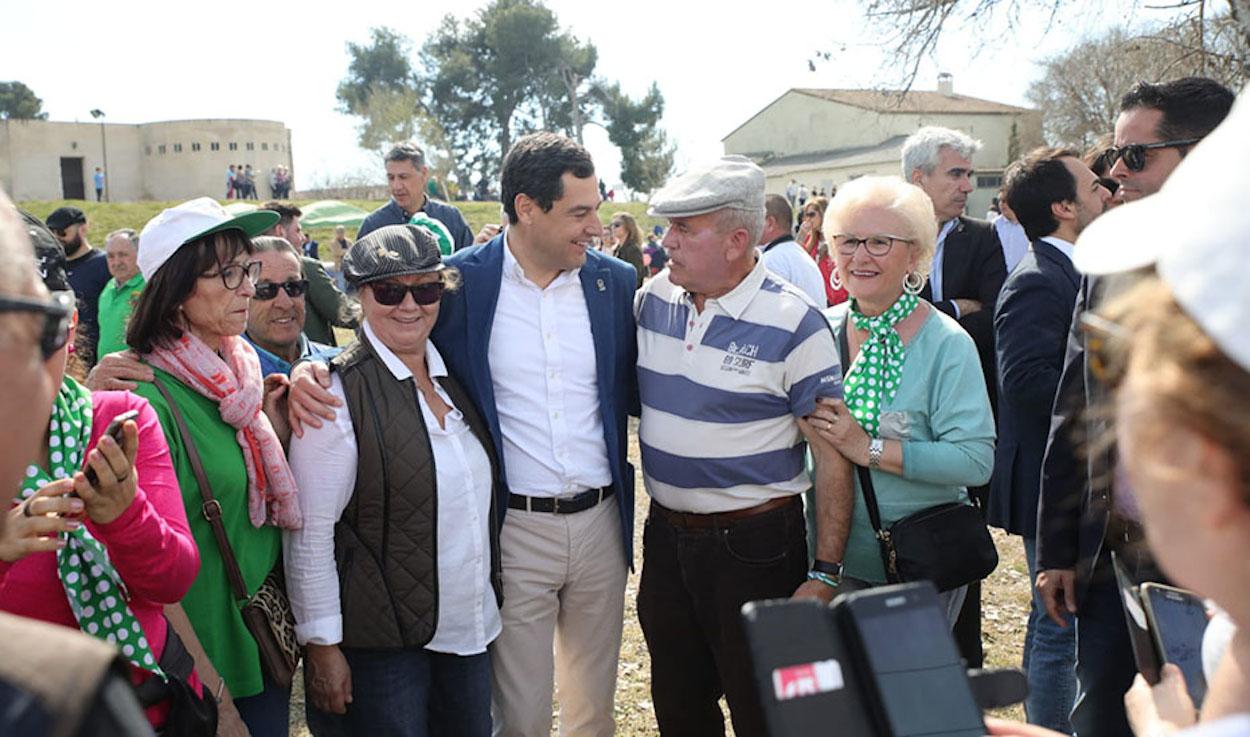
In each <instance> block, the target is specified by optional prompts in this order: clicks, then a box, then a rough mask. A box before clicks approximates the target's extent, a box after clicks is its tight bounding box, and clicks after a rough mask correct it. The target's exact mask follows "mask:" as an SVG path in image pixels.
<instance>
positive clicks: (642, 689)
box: [291, 421, 1029, 737]
mask: <svg viewBox="0 0 1250 737" xmlns="http://www.w3.org/2000/svg"><path fill="white" fill-rule="evenodd" d="M635 428H636V421H631V440H630V461H631V462H632V463H633V464H634V466H635V467H638V468H641V463H640V462H639V458H638V443H637V435H636V434H635V433H633V432H632V430H633V429H635ZM635 491H636V495H637V496H636V498H637V500H638V503H637V510H636V519H635V522H636V524H635V525H634V531H635V540H634V551H635V552H634V555H635V566H634V568H635V573H633V574H631V575H630V577H629V581H628V583H627V584H626V592H625V633H624V636H623V638H622V641H621V661H620V668H619V680H618V682H617V697H616V733H617V735H619V736H620V737H650V736H652V735H656V734H658V730H657V729H656V726H655V713H654V711H653V710H652V705H651V692H650V678H649V671H650V658H649V657H648V656H647V647H646V643H645V642H644V641H643V637H642V630H641V629H640V628H639V626H638V617H637V614H636V612H635V611H634V601H635V599H636V598H637V594H638V573H637V571H638V570H640V569H641V566H642V525H643V521H644V519H645V518H646V511H647V495H646V492H645V491H644V490H643V488H642V473H641V471H640V472H639V473H638V488H637V489H636V490H635ZM994 540H995V542H996V543H997V544H998V553H999V564H998V569H997V570H995V571H994V573H993V574H992V575H991V576H990V577H989V579H987V581H986V582H985V584H984V587H983V601H982V632H983V641H984V643H985V661H986V667H987V668H1008V667H1019V664H1020V649H1021V644H1022V643H1023V642H1024V629H1025V623H1026V618H1027V616H1028V611H1029V586H1028V570H1027V568H1026V567H1025V562H1024V550H1023V548H1022V547H1021V543H1020V538H1018V537H1008V536H1006V535H1002V534H1001V533H1000V532H999V531H998V530H995V531H994ZM296 681H297V684H296V688H295V693H294V694H293V695H292V703H291V734H292V735H293V736H294V737H305V736H306V735H308V729H307V727H306V726H305V724H304V697H303V687H302V683H300V682H299V681H300V679H299V678H298V676H297V678H296ZM556 700H557V703H556V704H555V705H553V709H554V710H555V711H556V712H557V714H558V710H559V706H558V701H559V694H558V693H557V695H556ZM725 713H726V715H728V709H725ZM995 713H996V715H998V716H1004V717H1008V718H1017V719H1019V718H1023V711H1022V710H1021V709H1020V708H1019V707H1015V708H1013V709H1007V710H1002V711H999V712H995ZM556 723H557V724H558V722H556ZM727 731H728V732H729V734H732V727H727ZM552 734H553V735H555V734H556V730H555V728H554V727H553V729H552Z"/></svg>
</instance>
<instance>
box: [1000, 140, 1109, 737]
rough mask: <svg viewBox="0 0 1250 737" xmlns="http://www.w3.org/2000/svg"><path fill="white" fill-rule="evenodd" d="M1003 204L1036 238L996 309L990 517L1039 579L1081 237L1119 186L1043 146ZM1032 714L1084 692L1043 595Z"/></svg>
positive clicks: (1066, 706)
mask: <svg viewBox="0 0 1250 737" xmlns="http://www.w3.org/2000/svg"><path fill="white" fill-rule="evenodd" d="M1004 190H1005V196H1004V200H1003V201H1004V204H1005V205H1006V206H1007V209H1008V210H1010V211H1012V212H1014V213H1015V215H1016V217H1017V218H1018V220H1019V222H1020V225H1021V226H1023V227H1024V232H1025V233H1026V234H1027V235H1028V237H1029V239H1030V240H1031V241H1032V247H1031V248H1030V249H1029V251H1028V252H1027V253H1026V254H1025V255H1024V257H1023V258H1022V259H1021V260H1020V263H1019V264H1018V265H1017V266H1016V268H1015V269H1014V270H1013V271H1012V272H1011V275H1010V276H1008V277H1007V281H1006V282H1005V283H1004V284H1003V290H1002V292H1001V293H999V295H998V303H997V305H996V307H995V310H994V345H995V351H996V353H997V358H998V396H999V404H998V443H997V444H996V446H995V450H994V476H993V478H992V480H991V481H990V496H989V503H988V505H987V507H986V512H987V517H988V521H989V523H990V524H991V525H993V526H995V527H1001V528H1002V529H1003V530H1005V531H1006V532H1008V533H1010V534H1012V535H1020V536H1021V537H1023V538H1024V551H1025V560H1026V562H1027V564H1028V568H1029V577H1030V579H1031V578H1032V577H1033V575H1034V574H1035V573H1036V571H1037V557H1036V555H1035V546H1036V543H1037V496H1038V485H1039V482H1040V480H1041V475H1042V456H1043V454H1044V453H1045V451H1046V435H1047V432H1048V431H1049V429H1050V414H1051V405H1052V403H1053V400H1054V397H1055V390H1056V388H1057V387H1058V385H1059V373H1060V372H1061V371H1062V370H1063V354H1064V349H1065V348H1066V347H1067V342H1068V330H1069V328H1070V327H1071V323H1072V306H1073V304H1074V303H1075V302H1076V294H1077V288H1078V286H1079V285H1080V275H1079V274H1077V272H1076V268H1075V267H1073V265H1072V249H1073V245H1072V244H1073V243H1074V242H1075V241H1076V238H1077V236H1078V235H1080V233H1081V231H1083V230H1084V229H1085V226H1087V225H1089V223H1090V222H1092V221H1093V220H1094V218H1096V217H1098V216H1099V215H1101V214H1102V213H1103V211H1104V210H1105V209H1106V206H1107V203H1108V201H1109V200H1110V199H1111V193H1110V192H1108V191H1107V190H1106V188H1104V187H1103V186H1102V184H1101V183H1099V181H1098V177H1097V176H1096V175H1095V174H1094V172H1093V171H1091V170H1090V168H1089V167H1088V166H1086V165H1085V164H1084V163H1082V162H1081V160H1080V158H1078V154H1077V153H1076V152H1075V151H1072V150H1069V149H1049V148H1042V149H1038V150H1036V151H1033V152H1032V153H1030V154H1029V155H1028V156H1026V157H1025V158H1024V159H1023V160H1022V161H1020V162H1017V163H1015V164H1013V165H1012V166H1011V167H1010V168H1009V169H1008V170H1007V175H1006V183H1005V186H1004ZM1024 653H1025V654H1024V666H1023V667H1024V670H1025V675H1026V676H1027V677H1028V681H1029V696H1028V699H1027V700H1026V701H1025V713H1026V714H1027V716H1028V719H1029V722H1030V723H1031V724H1039V725H1041V726H1044V727H1048V728H1050V729H1054V730H1057V731H1060V732H1063V733H1065V734H1070V733H1071V731H1072V730H1071V726H1070V725H1069V723H1068V714H1069V712H1071V711H1072V704H1073V703H1074V701H1075V700H1076V677H1075V673H1074V671H1073V665H1074V660H1075V658H1076V638H1075V637H1074V633H1073V628H1071V627H1067V628H1064V627H1060V626H1059V625H1058V624H1056V623H1055V622H1053V621H1051V620H1050V619H1049V618H1048V617H1047V616H1046V606H1045V604H1044V603H1043V602H1042V601H1041V598H1040V596H1038V595H1036V594H1035V595H1034V597H1033V602H1032V607H1031V609H1030V612H1029V625H1028V629H1027V630H1026V632H1025V640H1024Z"/></svg>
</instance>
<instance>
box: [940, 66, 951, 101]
mask: <svg viewBox="0 0 1250 737" xmlns="http://www.w3.org/2000/svg"><path fill="white" fill-rule="evenodd" d="M938 92H939V93H940V94H943V95H946V96H947V97H954V96H955V76H954V75H953V74H951V73H950V72H942V73H940V74H938Z"/></svg>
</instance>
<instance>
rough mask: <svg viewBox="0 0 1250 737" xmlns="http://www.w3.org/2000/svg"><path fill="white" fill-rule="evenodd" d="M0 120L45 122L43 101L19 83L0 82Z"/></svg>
mask: <svg viewBox="0 0 1250 737" xmlns="http://www.w3.org/2000/svg"><path fill="white" fill-rule="evenodd" d="M0 119H12V120H19V119H26V120H47V119H48V114H47V113H45V112H44V111H43V100H41V99H39V98H38V97H37V96H36V95H35V92H34V90H32V89H31V88H29V87H27V86H26V85H25V84H23V83H21V82H0Z"/></svg>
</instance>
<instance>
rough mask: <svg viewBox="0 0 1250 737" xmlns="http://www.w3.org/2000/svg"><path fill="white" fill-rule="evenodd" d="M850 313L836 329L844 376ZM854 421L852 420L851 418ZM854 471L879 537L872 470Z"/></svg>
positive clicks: (858, 467)
mask: <svg viewBox="0 0 1250 737" xmlns="http://www.w3.org/2000/svg"><path fill="white" fill-rule="evenodd" d="M850 319H851V315H850V313H849V312H848V313H847V315H846V320H845V321H843V322H842V327H840V328H838V330H837V331H836V336H837V339H838V353H839V354H841V355H840V356H839V357H840V358H841V359H842V376H843V378H845V377H846V372H847V371H849V370H850V368H851V345H850V341H848V340H847V337H846V332H847V324H848V323H849V322H850ZM852 421H854V420H852ZM855 472H856V473H857V474H859V488H860V491H861V492H863V495H864V506H865V507H867V508H868V521H869V522H871V523H872V529H873V531H874V532H876V533H877V538H878V539H880V538H881V511H880V509H878V508H877V490H876V489H875V488H874V487H873V485H872V472H871V471H869V470H868V469H867V468H865V467H864V466H861V465H859V464H856V465H855Z"/></svg>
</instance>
